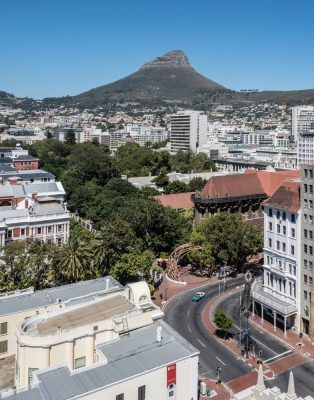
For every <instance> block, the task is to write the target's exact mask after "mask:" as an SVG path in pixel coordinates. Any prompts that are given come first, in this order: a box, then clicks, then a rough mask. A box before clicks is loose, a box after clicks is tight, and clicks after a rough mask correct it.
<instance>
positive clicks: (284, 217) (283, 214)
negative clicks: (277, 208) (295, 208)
mask: <svg viewBox="0 0 314 400" xmlns="http://www.w3.org/2000/svg"><path fill="white" fill-rule="evenodd" d="M282 219H283V220H284V221H285V220H286V213H285V212H283V213H282Z"/></svg>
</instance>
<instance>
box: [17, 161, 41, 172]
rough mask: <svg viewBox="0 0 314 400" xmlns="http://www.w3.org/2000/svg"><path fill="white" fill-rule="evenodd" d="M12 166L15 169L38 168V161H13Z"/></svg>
mask: <svg viewBox="0 0 314 400" xmlns="http://www.w3.org/2000/svg"><path fill="white" fill-rule="evenodd" d="M14 167H15V169H16V170H17V171H20V170H28V169H38V161H16V160H15V161H14Z"/></svg>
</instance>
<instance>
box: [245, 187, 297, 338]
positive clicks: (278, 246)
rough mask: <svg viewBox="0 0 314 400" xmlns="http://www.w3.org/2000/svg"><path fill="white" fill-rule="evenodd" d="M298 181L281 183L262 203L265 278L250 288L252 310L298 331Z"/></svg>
mask: <svg viewBox="0 0 314 400" xmlns="http://www.w3.org/2000/svg"><path fill="white" fill-rule="evenodd" d="M299 191H300V182H299V181H298V179H295V180H286V181H284V182H283V183H282V184H281V185H280V186H279V188H278V189H277V190H276V191H275V193H274V194H273V195H272V196H270V197H269V198H268V199H267V200H266V201H265V202H264V203H263V214H264V277H263V279H262V278H257V279H256V280H255V282H254V283H253V286H252V296H253V310H255V311H256V312H258V314H259V315H261V317H262V319H263V318H264V317H266V315H267V316H268V317H270V318H272V319H273V323H274V328H275V329H276V325H277V323H278V321H279V322H281V323H282V325H283V327H284V332H285V333H286V329H287V328H290V327H291V328H294V329H295V330H297V331H299V330H300V291H301V289H300V277H301V270H300V262H299V260H300V243H301V239H300V237H301V217H300V212H299V211H300V194H299Z"/></svg>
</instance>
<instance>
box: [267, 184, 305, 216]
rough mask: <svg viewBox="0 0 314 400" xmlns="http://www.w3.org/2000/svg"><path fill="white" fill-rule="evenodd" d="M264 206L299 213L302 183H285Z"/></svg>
mask: <svg viewBox="0 0 314 400" xmlns="http://www.w3.org/2000/svg"><path fill="white" fill-rule="evenodd" d="M263 204H265V205H266V206H267V207H274V208H279V209H281V210H286V211H291V212H298V211H299V209H300V182H298V181H294V180H286V181H284V182H283V183H282V184H281V185H280V186H279V188H278V189H277V190H276V191H275V193H274V194H273V195H272V196H271V197H269V199H267V200H265V201H264V202H263Z"/></svg>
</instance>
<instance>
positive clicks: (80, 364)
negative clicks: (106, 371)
mask: <svg viewBox="0 0 314 400" xmlns="http://www.w3.org/2000/svg"><path fill="white" fill-rule="evenodd" d="M85 365H86V357H80V358H76V359H75V360H74V368H75V369H77V368H82V367H85Z"/></svg>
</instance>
